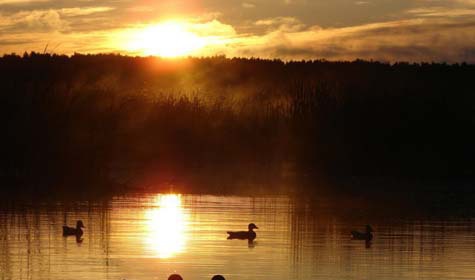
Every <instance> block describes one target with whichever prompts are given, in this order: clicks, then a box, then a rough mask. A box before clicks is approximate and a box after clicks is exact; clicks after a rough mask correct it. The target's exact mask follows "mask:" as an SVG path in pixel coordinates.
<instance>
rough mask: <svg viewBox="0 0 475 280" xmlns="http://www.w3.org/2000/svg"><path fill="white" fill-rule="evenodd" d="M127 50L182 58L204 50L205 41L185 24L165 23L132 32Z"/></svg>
mask: <svg viewBox="0 0 475 280" xmlns="http://www.w3.org/2000/svg"><path fill="white" fill-rule="evenodd" d="M128 41H129V44H128V46H127V49H128V50H129V51H132V52H136V53H141V54H143V55H157V56H161V57H180V56H186V55H191V54H192V53H193V52H195V51H197V50H199V49H201V48H203V47H204V46H205V45H206V44H205V39H204V38H201V37H199V36H198V35H196V34H194V33H193V32H191V31H189V30H188V29H187V26H186V24H185V23H181V22H173V21H170V22H164V23H160V24H156V25H151V26H148V27H145V28H143V29H140V30H137V31H134V32H132V35H131V38H130V39H129V40H128Z"/></svg>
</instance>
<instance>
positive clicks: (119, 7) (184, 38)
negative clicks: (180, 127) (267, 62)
mask: <svg viewBox="0 0 475 280" xmlns="http://www.w3.org/2000/svg"><path fill="white" fill-rule="evenodd" d="M46 46H48V48H47V51H48V52H55V53H64V54H72V53H74V52H80V53H98V52H102V53H104V52H106V53H109V52H114V53H122V54H130V55H158V56H165V57H174V56H188V55H193V56H208V55H226V56H228V57H234V56H244V57H263V58H281V59H286V60H288V59H318V58H325V59H329V60H337V59H355V58H363V59H375V60H384V61H398V60H404V61H447V62H462V61H467V62H475V0H366V1H355V0H245V1H238V0H226V1H224V0H197V1H191V0H181V1H180V0H174V1H171V0H160V1H150V0H137V1H133V0H37V1H26V0H0V54H5V53H12V52H15V53H18V54H22V53H23V52H25V51H39V52H43V50H44V49H45V47H46Z"/></svg>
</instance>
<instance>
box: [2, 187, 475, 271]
mask: <svg viewBox="0 0 475 280" xmlns="http://www.w3.org/2000/svg"><path fill="white" fill-rule="evenodd" d="M406 212H407V211H406ZM406 212H405V213H406ZM392 213H393V214H390V215H384V214H383V213H378V212H377V211H365V210H364V209H363V210H362V209H359V208H354V209H352V208H345V207H341V206H339V205H333V204H331V203H324V202H315V201H314V202H309V201H306V200H304V199H297V198H290V197H287V196H262V197H239V196H212V195H184V194H183V195H180V194H137V195H124V196H117V197H113V198H111V199H106V200H100V201H79V202H77V201H76V202H68V201H54V200H49V201H45V202H41V201H36V202H34V203H11V202H10V203H6V202H4V203H3V205H2V206H1V207H0V279H2V280H3V279H76V280H77V279H117V280H121V279H130V280H133V279H167V277H168V276H169V275H170V274H172V273H179V274H181V275H182V276H183V278H184V279H185V280H192V279H196V280H198V279H211V277H212V275H215V274H222V275H224V276H225V277H226V279H228V280H229V279H231V280H241V279H242V280H244V279H282V280H283V279H301V280H310V279H355V280H356V279H378V280H383V279H394V280H396V279H398V280H400V279H474V278H475V264H474V260H475V219H473V218H470V217H431V216H430V215H424V216H421V215H411V216H408V215H407V214H404V215H401V216H399V215H397V214H394V213H397V211H396V212H392ZM76 220H82V221H83V222H84V224H85V226H86V228H85V232H84V235H83V236H82V240H76V238H75V237H67V238H66V237H63V236H62V226H63V225H64V224H68V225H70V226H74V225H75V223H76ZM250 222H253V223H255V224H256V225H257V226H258V227H259V229H257V230H256V232H257V238H256V240H255V241H254V242H253V243H248V242H247V241H245V240H244V241H243V240H227V239H226V237H227V234H226V231H228V230H246V229H247V225H248V224H249V223H250ZM366 224H371V226H372V227H373V228H374V230H375V233H374V236H375V237H374V240H373V241H372V242H371V243H366V242H365V241H357V240H351V238H350V231H351V230H354V229H356V230H363V229H364V226H365V225H366Z"/></svg>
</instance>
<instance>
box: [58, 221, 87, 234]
mask: <svg viewBox="0 0 475 280" xmlns="http://www.w3.org/2000/svg"><path fill="white" fill-rule="evenodd" d="M82 228H85V226H84V224H83V223H82V221H81V220H79V221H77V222H76V228H73V227H68V226H63V236H68V235H76V236H81V235H82V234H83V232H82Z"/></svg>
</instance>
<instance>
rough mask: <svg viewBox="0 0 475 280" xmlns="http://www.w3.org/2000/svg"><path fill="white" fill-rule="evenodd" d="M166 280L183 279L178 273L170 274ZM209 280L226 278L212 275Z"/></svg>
mask: <svg viewBox="0 0 475 280" xmlns="http://www.w3.org/2000/svg"><path fill="white" fill-rule="evenodd" d="M168 280H183V278H182V277H181V275H179V274H172V275H170V276H169V277H168ZM211 280H226V279H225V278H224V276H222V275H214V276H213V277H212V278H211Z"/></svg>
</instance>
